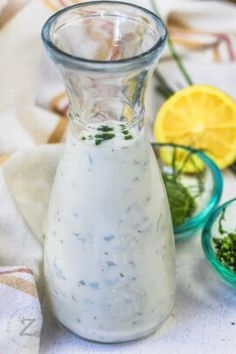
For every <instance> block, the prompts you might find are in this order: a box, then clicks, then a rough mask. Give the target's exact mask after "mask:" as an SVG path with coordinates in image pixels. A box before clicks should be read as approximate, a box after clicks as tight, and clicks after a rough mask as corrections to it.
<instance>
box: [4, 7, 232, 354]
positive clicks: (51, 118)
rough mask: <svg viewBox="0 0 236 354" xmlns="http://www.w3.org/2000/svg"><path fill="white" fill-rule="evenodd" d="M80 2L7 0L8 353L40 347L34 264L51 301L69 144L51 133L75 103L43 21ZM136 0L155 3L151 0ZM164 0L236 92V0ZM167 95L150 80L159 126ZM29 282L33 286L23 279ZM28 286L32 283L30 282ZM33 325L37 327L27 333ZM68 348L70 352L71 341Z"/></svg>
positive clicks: (208, 66) (182, 30) (176, 30)
mask: <svg viewBox="0 0 236 354" xmlns="http://www.w3.org/2000/svg"><path fill="white" fill-rule="evenodd" d="M76 2H79V1H72V0H71V1H70V0H63V1H62V0H31V1H30V0H19V1H17V0H14V1H10V0H8V1H7V0H1V2H0V26H1V27H0V51H1V55H0V161H1V162H2V165H1V168H0V266H1V268H0V354H13V353H16V352H17V348H18V352H19V353H30V354H34V353H37V352H38V344H39V333H40V329H41V313H40V308H39V302H38V297H37V292H36V288H35V286H34V280H33V277H32V274H31V270H32V271H33V275H34V278H35V279H36V281H37V284H38V289H39V291H40V292H41V296H42V297H41V301H42V299H43V293H44V292H43V281H42V258H43V251H42V250H43V239H44V225H45V222H46V215H47V207H48V201H49V196H50V191H51V186H52V182H53V178H54V174H55V170H56V166H57V163H58V160H59V157H60V154H61V151H62V149H63V146H62V144H55V145H54V144H48V143H51V142H59V141H61V140H62V138H63V134H64V131H65V127H66V119H65V112H66V110H67V101H66V98H65V94H64V88H63V84H62V82H61V79H60V77H59V75H58V73H57V71H56V69H55V68H54V65H53V64H52V63H51V62H50V61H49V59H48V58H47V57H46V55H45V52H44V50H43V47H42V43H41V38H40V31H41V27H42V25H43V23H44V22H45V20H46V19H47V18H48V17H49V16H50V15H51V14H52V13H53V12H54V11H56V10H58V9H60V8H62V7H63V6H65V5H71V4H72V3H76ZM130 2H134V3H136V4H139V5H143V6H146V7H148V8H149V9H152V6H151V2H149V1H148V0H147V1H146V0H145V1H142V0H138V1H130ZM156 3H157V5H158V9H159V11H160V13H161V14H162V16H163V17H164V19H165V20H166V21H167V23H168V25H169V29H170V34H171V37H172V39H173V41H174V42H175V44H176V45H177V47H178V50H180V52H181V55H182V57H183V60H184V63H185V65H186V67H187V69H188V70H189V72H190V74H191V76H192V78H193V80H194V82H195V83H208V84H214V85H216V86H218V87H220V88H222V89H224V90H225V91H226V92H228V93H230V94H231V95H232V96H234V97H236V78H235V75H236V62H235V60H236V46H235V43H236V21H235V18H236V5H234V4H233V3H231V2H227V1H196V0H165V1H164V0H163V1H158V2H156ZM159 68H160V70H161V72H162V74H163V75H164V76H165V77H166V79H167V80H168V82H169V83H170V84H171V85H172V87H174V88H176V89H177V88H178V87H179V86H181V85H185V83H184V81H183V79H182V77H181V76H180V74H179V72H178V71H177V70H176V65H175V63H174V62H173V61H172V60H171V58H170V55H169V53H168V51H167V50H166V52H165V54H164V56H163V59H162V62H161V63H160V66H159ZM161 102H162V99H161V98H160V97H158V95H157V94H156V92H155V90H154V89H153V85H151V87H150V88H149V93H148V98H147V118H148V121H149V124H150V126H151V123H152V120H153V119H154V116H155V112H156V110H157V108H158V106H159V105H160V103H161ZM4 160H6V161H5V162H4V163H3V161H4ZM226 188H228V187H227V183H226ZM231 190H232V187H231ZM234 192H235V194H236V191H234ZM231 193H232V192H231ZM9 267H10V268H9ZM19 269H25V270H26V271H19ZM29 269H30V270H29ZM9 272H10V273H9ZM15 278H17V279H18V282H17V281H16V282H15V280H16V279H15ZM22 282H24V284H26V283H27V284H28V285H27V286H28V287H23V288H22V286H21V285H19V284H20V283H22ZM29 288H30V289H31V291H30V293H29V291H28V290H27V291H26V290H25V289H29ZM18 315H19V316H20V317H19V316H18ZM17 316H18V317H17ZM16 319H19V322H17V323H16ZM25 319H28V322H27V321H25ZM30 320H31V321H33V320H35V321H33V322H30ZM21 321H23V322H21ZM27 325H29V327H27ZM22 327H23V328H22ZM26 327H27V328H26ZM27 329H29V330H30V332H29V333H35V335H32V336H30V335H29V336H27V335H26V336H24V335H20V334H22V331H23V333H24V334H25V333H27ZM24 331H26V332H24ZM32 331H33V332H32ZM52 335H53V334H52ZM12 336H13V337H14V340H12V341H11V340H10V339H9V338H13V337H12ZM6 343H8V344H7V345H6ZM65 348H66V349H65V353H66V354H67V353H69V352H70V349H69V348H70V344H69V343H67V344H66V345H65ZM27 350H28V351H27Z"/></svg>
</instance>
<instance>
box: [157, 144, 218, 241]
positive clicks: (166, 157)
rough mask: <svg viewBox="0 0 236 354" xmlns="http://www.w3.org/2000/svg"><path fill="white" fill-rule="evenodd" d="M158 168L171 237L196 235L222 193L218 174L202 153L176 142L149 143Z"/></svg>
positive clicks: (215, 167) (177, 238)
mask: <svg viewBox="0 0 236 354" xmlns="http://www.w3.org/2000/svg"><path fill="white" fill-rule="evenodd" d="M152 147H153V149H154V152H155V155H156V158H157V161H158V164H159V166H160V169H161V173H162V176H163V181H164V184H165V188H166V192H167V197H168V200H169V204H170V211H171V216H172V222H173V227H174V234H175V240H176V241H179V240H183V239H186V238H189V237H191V236H193V235H195V234H196V232H197V231H198V230H200V229H201V228H202V227H203V226H204V224H205V222H206V220H207V219H208V217H209V215H210V214H211V213H212V211H213V210H214V209H215V208H216V206H217V204H218V202H219V200H220V197H221V193H222V185H223V183H222V174H221V172H220V170H219V169H218V167H217V166H216V165H215V163H214V162H213V161H212V160H211V159H210V158H209V157H208V156H206V155H205V154H204V153H203V152H201V151H199V150H196V149H193V148H192V147H188V146H182V145H176V144H158V143H153V144H152Z"/></svg>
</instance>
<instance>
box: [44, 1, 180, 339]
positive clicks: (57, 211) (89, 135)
mask: <svg viewBox="0 0 236 354" xmlns="http://www.w3.org/2000/svg"><path fill="white" fill-rule="evenodd" d="M42 37H43V42H44V44H45V46H46V48H47V50H48V52H49V55H50V56H51V58H52V60H53V61H54V62H55V63H56V64H57V66H58V68H59V69H60V72H61V74H62V76H63V79H64V83H65V87H66V90H67V93H68V97H69V128H68V135H67V140H66V143H65V148H64V153H63V156H62V158H61V160H60V163H59V166H58V169H57V173H56V177H55V182H54V186H53V190H52V194H51V200H50V206H49V214H48V223H47V231H46V240H45V265H44V266H45V279H46V284H47V288H48V293H49V298H50V303H51V306H52V310H53V313H54V315H55V317H56V319H57V320H58V321H59V322H60V323H61V324H63V325H64V326H65V327H67V328H68V329H70V330H71V331H73V332H74V333H76V334H78V335H79V336H82V337H83V338H87V339H90V340H93V341H98V342H122V341H128V340H134V339H137V338H140V337H143V336H146V335H148V334H150V333H152V332H154V331H155V330H156V329H157V328H158V327H159V326H160V325H161V324H162V323H163V321H164V320H165V319H166V318H167V317H168V315H169V314H170V313H171V311H172V309H173V306H174V293H175V253H174V239H173V231H172V225H171V218H170V212H169V206H168V202H167V198H166V194H165V190H164V187H163V182H162V178H161V176H160V172H159V168H158V165H157V162H156V159H155V156H154V153H153V150H152V148H151V145H150V143H149V141H148V139H147V136H146V130H145V118H144V98H145V90H146V86H147V83H148V80H149V78H150V75H151V74H152V71H153V69H154V66H155V65H156V63H157V59H158V57H159V55H160V53H161V51H162V49H163V47H164V44H165V40H166V29H165V26H164V24H163V22H162V21H161V20H160V18H158V17H157V16H156V15H154V14H153V13H151V12H149V11H147V10H145V9H143V8H141V7H138V6H135V5H130V4H125V3H119V2H100V1H99V2H91V3H84V4H80V5H75V6H72V7H68V8H66V9H64V10H62V11H60V12H58V13H56V14H55V15H54V16H52V17H51V18H50V19H49V20H48V21H47V22H46V24H45V25H44V27H43V31H42Z"/></svg>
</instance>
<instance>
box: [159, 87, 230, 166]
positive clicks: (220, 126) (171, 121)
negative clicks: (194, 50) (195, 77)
mask: <svg viewBox="0 0 236 354" xmlns="http://www.w3.org/2000/svg"><path fill="white" fill-rule="evenodd" d="M154 137H155V140H156V141H157V142H159V143H160V142H161V143H174V144H180V145H187V146H191V147H193V148H195V149H200V150H202V151H203V152H205V153H206V154H207V155H208V156H210V157H211V158H212V159H213V160H214V162H215V163H216V164H217V165H218V167H219V168H221V169H223V168H225V167H227V166H229V165H230V164H232V163H233V162H234V161H235V159H236V102H235V101H234V100H233V99H232V98H231V97H230V96H228V95H227V94H225V93H224V92H222V91H221V90H219V89H217V88H215V87H212V86H208V85H193V86H190V87H187V88H185V89H183V90H181V91H178V92H177V93H176V94H174V95H173V96H171V97H170V98H169V99H168V100H167V101H166V102H165V103H164V104H163V106H162V107H161V109H160V111H159V112H158V114H157V116H156V119H155V123H154ZM163 158H164V159H165V160H168V159H170V158H168V156H166V157H164V156H163ZM190 172H191V171H190Z"/></svg>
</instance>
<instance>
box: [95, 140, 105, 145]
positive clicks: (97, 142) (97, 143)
mask: <svg viewBox="0 0 236 354" xmlns="http://www.w3.org/2000/svg"><path fill="white" fill-rule="evenodd" d="M102 142H103V140H101V139H96V140H95V145H100V144H101V143H102Z"/></svg>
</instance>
